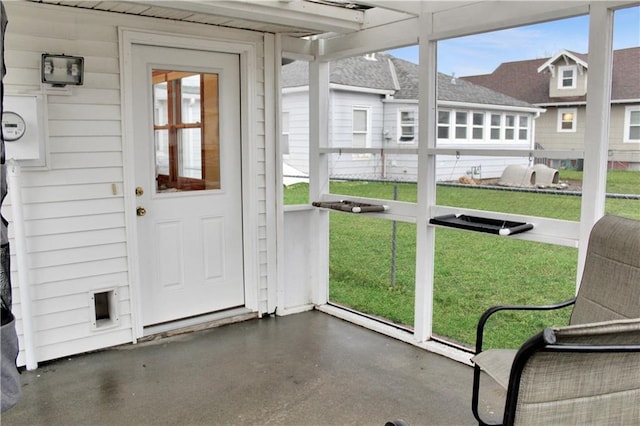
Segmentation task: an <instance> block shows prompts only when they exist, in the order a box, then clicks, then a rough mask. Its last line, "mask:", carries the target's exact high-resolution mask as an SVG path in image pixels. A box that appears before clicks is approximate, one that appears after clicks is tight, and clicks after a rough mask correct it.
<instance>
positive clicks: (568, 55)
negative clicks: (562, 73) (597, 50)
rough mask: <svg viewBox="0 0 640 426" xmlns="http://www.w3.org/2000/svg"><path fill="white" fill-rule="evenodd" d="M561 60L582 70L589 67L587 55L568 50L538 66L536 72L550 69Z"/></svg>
mask: <svg viewBox="0 0 640 426" xmlns="http://www.w3.org/2000/svg"><path fill="white" fill-rule="evenodd" d="M561 59H563V60H565V61H566V62H569V61H572V62H574V63H576V64H578V65H580V66H582V67H584V68H587V67H588V66H589V64H587V55H585V54H583V53H576V52H572V51H570V50H561V51H560V52H558V53H556V54H555V55H553V56H552V57H551V58H549V60H548V61H547V62H545V63H544V64H542V65H540V67H539V68H538V72H543V71H545V70H546V69H547V68H549V67H551V65H554V64H555V63H556V62H558V61H559V60H561Z"/></svg>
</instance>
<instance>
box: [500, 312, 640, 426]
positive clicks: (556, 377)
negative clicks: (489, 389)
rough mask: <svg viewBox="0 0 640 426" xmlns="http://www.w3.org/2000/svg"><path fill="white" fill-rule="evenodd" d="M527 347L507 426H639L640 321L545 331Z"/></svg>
mask: <svg viewBox="0 0 640 426" xmlns="http://www.w3.org/2000/svg"><path fill="white" fill-rule="evenodd" d="M536 339H537V340H536ZM527 344H529V346H528V347H527ZM527 344H525V345H523V348H521V350H520V351H519V352H518V355H516V360H515V361H514V369H513V370H512V372H511V378H510V382H509V389H508V394H507V407H506V409H505V419H504V420H505V424H521V425H525V424H530V425H540V424H619V425H622V424H640V318H636V319H631V320H616V321H606V322H601V323H594V324H581V325H577V326H567V327H561V328H556V329H547V330H545V333H540V334H539V335H538V336H536V337H535V338H532V339H530V340H529V341H528V342H527ZM567 346H570V347H569V348H568V347H567ZM603 346H608V350H605V348H603ZM622 348H624V349H622ZM516 366H517V367H516ZM514 370H515V371H516V372H514Z"/></svg>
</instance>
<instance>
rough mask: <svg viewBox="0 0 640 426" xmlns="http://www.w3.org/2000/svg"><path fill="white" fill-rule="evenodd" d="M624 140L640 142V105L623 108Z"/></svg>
mask: <svg viewBox="0 0 640 426" xmlns="http://www.w3.org/2000/svg"><path fill="white" fill-rule="evenodd" d="M624 141H625V142H640V105H634V106H628V107H626V108H625V111H624Z"/></svg>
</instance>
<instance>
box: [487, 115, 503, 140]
mask: <svg viewBox="0 0 640 426" xmlns="http://www.w3.org/2000/svg"><path fill="white" fill-rule="evenodd" d="M501 128H502V114H491V125H490V129H491V140H492V141H499V140H500V133H501V132H500V130H501Z"/></svg>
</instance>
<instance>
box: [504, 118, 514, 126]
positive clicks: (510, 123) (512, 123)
mask: <svg viewBox="0 0 640 426" xmlns="http://www.w3.org/2000/svg"><path fill="white" fill-rule="evenodd" d="M505 119H506V120H507V123H506V124H505V125H506V126H507V127H514V126H515V125H516V117H515V116H513V115H506V116H505Z"/></svg>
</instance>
